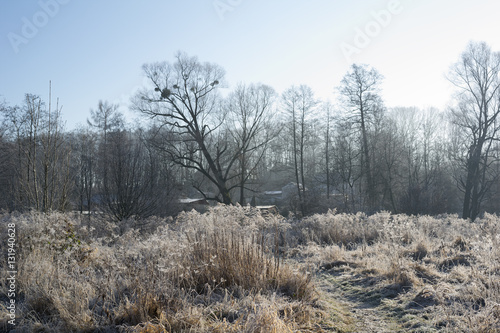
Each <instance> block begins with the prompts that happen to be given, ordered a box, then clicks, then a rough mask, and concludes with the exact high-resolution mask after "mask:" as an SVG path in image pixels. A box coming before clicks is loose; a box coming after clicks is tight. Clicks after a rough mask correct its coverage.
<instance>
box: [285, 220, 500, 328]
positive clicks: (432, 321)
mask: <svg viewBox="0 0 500 333" xmlns="http://www.w3.org/2000/svg"><path fill="white" fill-rule="evenodd" d="M292 230H294V231H293V232H292V233H291V234H290V237H291V240H290V241H291V242H294V243H296V244H297V246H298V247H299V248H300V251H298V250H296V251H295V252H294V255H295V256H302V260H305V261H308V262H309V263H310V264H314V265H315V266H316V267H318V268H322V269H324V270H337V271H342V270H345V271H348V272H349V274H351V275H353V276H363V277H365V278H366V279H365V281H369V284H370V287H369V288H371V289H373V290H375V289H376V290H378V291H379V292H380V295H381V296H380V297H381V299H379V300H378V301H379V302H382V303H384V302H385V303H386V304H387V305H388V308H387V312H388V313H390V312H391V311H392V312H394V313H396V312H399V313H404V314H405V316H401V318H396V319H395V320H397V321H399V323H400V324H401V325H402V326H403V328H404V329H405V331H408V332H410V331H411V332H423V331H445V332H500V218H499V217H498V216H496V215H490V214H485V216H484V217H483V218H481V219H478V220H476V221H475V222H470V221H468V220H463V219H460V218H458V217H457V216H456V215H443V216H439V217H430V216H406V215H391V214H389V213H387V212H381V213H378V214H375V215H372V216H366V215H365V214H361V213H360V214H356V215H348V214H336V213H335V212H334V211H331V212H329V213H328V214H322V215H315V216H311V217H307V218H305V219H303V220H301V221H296V222H295V224H294V225H293V227H292ZM369 288H368V289H369ZM392 299H394V301H393V300H392ZM410 317H413V318H414V319H412V320H409V319H408V318H410ZM415 318H417V319H415Z"/></svg>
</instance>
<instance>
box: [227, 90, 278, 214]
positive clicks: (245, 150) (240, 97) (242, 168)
mask: <svg viewBox="0 0 500 333" xmlns="http://www.w3.org/2000/svg"><path fill="white" fill-rule="evenodd" d="M274 98H275V92H274V90H273V89H272V88H271V87H269V86H266V85H262V84H259V85H249V86H245V85H239V86H238V87H237V88H236V90H235V91H233V92H232V93H231V94H230V95H229V96H228V98H227V101H226V105H225V108H226V114H227V115H226V121H225V125H226V129H227V131H228V133H229V135H230V137H231V138H232V140H233V141H234V142H235V143H236V147H235V149H236V151H235V154H234V157H235V158H237V166H236V168H237V171H236V172H237V174H238V177H237V182H236V184H235V185H233V187H239V191H240V195H239V201H240V204H241V205H244V204H245V203H246V202H245V190H246V189H249V188H248V187H247V183H248V182H249V180H250V179H251V178H256V170H257V168H258V166H259V165H260V164H261V162H262V159H263V158H264V156H265V153H266V150H267V148H268V146H269V143H270V142H271V140H272V139H273V138H274V137H275V136H276V135H277V133H279V130H278V129H276V128H273V113H272V109H271V107H272V105H273V101H274Z"/></svg>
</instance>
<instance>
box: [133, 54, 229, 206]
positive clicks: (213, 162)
mask: <svg viewBox="0 0 500 333" xmlns="http://www.w3.org/2000/svg"><path fill="white" fill-rule="evenodd" d="M143 70H144V73H145V75H146V77H147V78H148V79H149V81H150V83H151V87H150V88H149V89H145V90H142V91H141V92H139V93H138V94H137V96H136V97H135V99H134V108H135V109H136V110H138V111H139V112H141V113H142V114H144V115H146V116H149V117H151V118H156V119H157V120H158V121H159V122H160V123H161V124H162V126H163V127H166V128H167V129H168V130H169V131H170V135H169V138H168V140H167V142H165V145H164V149H165V151H166V152H167V153H168V154H169V156H170V158H171V160H172V161H173V162H174V163H177V164H178V165H181V166H183V167H186V168H190V169H194V170H196V171H198V172H199V173H201V174H202V175H203V176H204V177H205V178H206V179H208V180H209V182H210V183H211V184H213V185H215V187H216V188H217V190H218V194H217V195H216V196H215V197H211V196H209V195H208V194H207V193H206V192H204V191H203V190H202V189H201V187H198V190H199V191H200V193H201V194H203V195H204V196H205V197H206V198H207V199H213V200H218V201H220V202H223V203H225V204H231V203H232V199H231V194H230V182H231V180H232V179H234V177H235V176H234V174H232V173H231V172H232V170H233V165H234V163H235V162H236V160H235V159H233V158H231V157H228V153H229V151H230V148H231V147H230V145H229V144H230V142H229V140H226V139H225V137H224V133H221V125H222V124H223V121H224V119H223V117H221V115H220V114H221V110H220V109H221V108H220V103H219V98H218V94H217V91H216V90H217V87H218V86H219V84H220V83H222V81H223V80H224V75H225V72H224V70H223V69H222V68H221V67H220V66H218V65H216V64H213V63H207V62H206V63H201V62H200V61H198V59H197V58H196V57H189V56H188V55H186V54H185V53H180V52H179V53H178V54H177V55H176V62H175V63H173V64H170V63H168V62H159V63H152V64H145V65H144V66H143ZM219 139H220V140H219Z"/></svg>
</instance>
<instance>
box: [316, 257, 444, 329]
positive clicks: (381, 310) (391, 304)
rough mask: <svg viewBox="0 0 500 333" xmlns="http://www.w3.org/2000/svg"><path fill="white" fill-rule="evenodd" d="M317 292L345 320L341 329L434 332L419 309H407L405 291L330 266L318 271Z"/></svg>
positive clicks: (347, 269)
mask: <svg viewBox="0 0 500 333" xmlns="http://www.w3.org/2000/svg"><path fill="white" fill-rule="evenodd" d="M318 279H319V287H320V289H321V292H322V293H323V295H325V297H326V298H327V299H329V300H330V301H331V302H335V303H336V304H338V305H339V306H340V307H341V308H342V311H343V312H344V313H345V316H344V317H345V319H346V320H347V322H348V325H347V327H346V328H345V332H356V333H379V332H380V333H382V332H435V331H436V330H434V329H433V328H432V327H430V326H428V325H427V324H426V323H425V319H423V318H422V313H421V311H417V310H414V309H411V308H408V306H407V304H408V302H407V298H405V290H404V289H401V288H400V287H397V286H387V285H386V284H383V283H379V282H380V281H379V280H377V279H376V278H373V277H368V276H361V275H358V274H354V273H353V272H352V270H351V269H349V268H348V267H347V268H346V267H334V268H330V269H328V270H323V271H322V272H320V273H319V274H318Z"/></svg>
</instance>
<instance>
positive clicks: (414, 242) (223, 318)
mask: <svg viewBox="0 0 500 333" xmlns="http://www.w3.org/2000/svg"><path fill="white" fill-rule="evenodd" d="M0 221H1V224H0V231H1V235H2V253H4V254H6V253H7V246H6V245H7V244H8V243H7V238H8V226H9V225H10V226H12V225H15V231H16V232H15V239H16V244H17V247H16V269H17V273H16V276H15V287H16V293H15V294H16V295H15V300H16V318H15V324H16V325H15V326H12V325H10V324H9V320H11V317H10V316H9V310H8V309H7V305H8V301H9V296H8V294H7V292H6V291H7V290H8V289H9V285H8V280H7V278H8V277H9V275H8V273H7V272H8V269H7V256H6V255H4V256H3V257H2V258H1V261H0V262H1V266H2V269H1V274H2V277H1V283H2V294H0V298H1V301H2V302H1V305H0V306H1V308H2V310H1V314H0V331H2V330H3V331H9V330H11V331H12V332H263V333H264V332H276V333H280V332H500V218H498V217H497V216H494V215H485V216H484V217H483V218H482V219H478V220H476V221H475V222H474V223H471V222H470V221H466V220H462V219H459V218H457V217H456V216H450V215H446V216H440V217H429V216H405V215H391V214H389V213H386V212H381V213H378V214H375V215H372V216H366V215H364V214H361V213H360V214H356V215H348V214H337V213H336V212H334V211H330V212H329V213H327V214H322V215H314V216H311V217H307V218H304V219H300V220H299V219H294V218H293V217H289V218H285V217H281V216H276V215H270V214H267V215H264V216H263V215H261V213H260V212H259V211H257V210H255V209H252V208H242V207H239V206H217V207H214V208H213V209H211V210H210V211H209V212H207V213H205V214H200V213H197V212H194V211H192V212H188V213H182V214H181V215H179V216H178V217H177V218H176V219H171V218H170V219H160V218H149V219H146V220H138V221H135V220H128V221H122V222H120V223H115V222H111V221H110V220H109V219H107V218H106V217H104V216H102V215H95V216H92V217H91V218H89V216H79V215H73V214H61V213H53V214H51V215H42V214H38V213H26V214H2V215H0Z"/></svg>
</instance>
